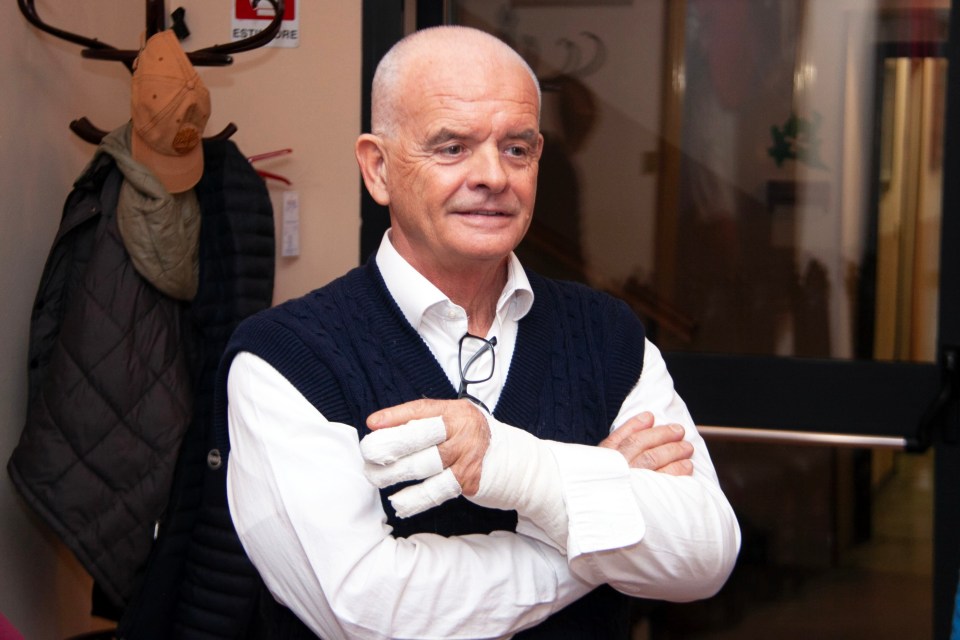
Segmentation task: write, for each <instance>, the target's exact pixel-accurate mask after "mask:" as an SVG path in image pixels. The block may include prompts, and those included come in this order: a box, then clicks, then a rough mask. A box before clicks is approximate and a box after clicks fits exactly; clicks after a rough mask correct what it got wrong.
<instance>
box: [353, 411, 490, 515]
mask: <svg viewBox="0 0 960 640" xmlns="http://www.w3.org/2000/svg"><path fill="white" fill-rule="evenodd" d="M367 425H368V426H369V427H370V429H371V430H372V433H370V434H369V435H367V436H366V437H365V438H363V440H361V442H360V453H361V454H362V455H363V458H364V461H365V465H364V473H365V474H366V476H367V478H368V479H369V480H370V482H371V483H372V484H374V485H375V486H376V487H378V488H381V489H382V488H384V487H388V486H391V485H393V484H396V483H398V482H406V481H410V480H421V479H422V480H423V482H421V483H419V484H416V485H412V486H409V487H406V488H404V489H401V490H400V491H398V492H397V493H395V494H393V495H392V496H390V502H391V504H392V505H393V508H394V509H395V510H396V512H397V515H398V516H400V517H401V518H408V517H410V516H412V515H416V514H418V513H421V512H423V511H426V510H427V509H430V508H431V507H435V506H437V505H439V504H442V503H443V502H446V501H447V500H450V499H452V498H456V497H457V496H459V495H460V494H461V493H463V494H465V495H471V494H474V493H476V491H477V489H478V487H479V486H480V474H481V468H482V464H483V456H484V454H485V453H486V451H487V445H488V444H489V442H490V429H489V427H488V426H487V421H486V419H485V417H484V415H483V413H482V412H481V411H480V410H479V409H478V408H477V407H476V406H475V405H473V404H472V403H471V402H469V401H467V400H415V401H413V402H407V403H404V404H401V405H397V406H395V407H389V408H387V409H383V410H381V411H377V412H376V413H373V414H371V415H370V417H369V418H368V419H367Z"/></svg>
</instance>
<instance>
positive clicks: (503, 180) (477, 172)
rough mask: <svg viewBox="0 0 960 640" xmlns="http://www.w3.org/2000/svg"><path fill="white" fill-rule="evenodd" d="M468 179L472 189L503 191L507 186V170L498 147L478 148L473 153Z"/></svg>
mask: <svg viewBox="0 0 960 640" xmlns="http://www.w3.org/2000/svg"><path fill="white" fill-rule="evenodd" d="M468 180H469V182H470V187H471V188H474V189H489V190H490V191H492V192H494V193H499V192H500V191H503V190H504V189H505V188H506V186H507V172H506V170H505V169H504V166H503V157H502V156H501V154H500V149H498V148H495V147H494V148H490V147H481V148H478V149H477V150H476V151H475V152H474V154H473V158H472V165H471V167H470V176H469V178H468Z"/></svg>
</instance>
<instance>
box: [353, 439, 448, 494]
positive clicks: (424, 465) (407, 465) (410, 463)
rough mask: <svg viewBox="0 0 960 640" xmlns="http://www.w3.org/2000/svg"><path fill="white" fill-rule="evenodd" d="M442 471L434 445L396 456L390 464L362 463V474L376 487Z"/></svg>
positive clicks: (437, 451)
mask: <svg viewBox="0 0 960 640" xmlns="http://www.w3.org/2000/svg"><path fill="white" fill-rule="evenodd" d="M441 471H443V461H442V460H441V459H440V450H439V449H437V447H436V446H432V447H429V448H428V449H421V450H420V451H414V452H413V453H411V454H410V455H408V456H404V457H402V458H398V459H397V461H396V462H393V463H391V464H376V463H372V462H367V463H365V464H364V465H363V474H364V475H365V476H367V480H369V481H370V483H371V484H373V486H375V487H377V488H378V489H383V488H384V487H389V486H390V485H392V484H397V483H399V482H407V481H409V480H422V479H423V478H429V477H430V476H435V475H437V474H438V473H440V472H441Z"/></svg>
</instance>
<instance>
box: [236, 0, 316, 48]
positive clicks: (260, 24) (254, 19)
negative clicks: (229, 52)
mask: <svg viewBox="0 0 960 640" xmlns="http://www.w3.org/2000/svg"><path fill="white" fill-rule="evenodd" d="M298 3H299V0H284V6H283V22H282V23H281V24H280V31H278V32H277V35H276V36H275V37H274V39H273V40H271V41H270V43H268V44H267V45H265V46H267V47H298V46H300V13H299V11H297V4H298ZM274 15H275V14H274V11H273V5H272V4H270V2H268V1H267V0H234V3H233V16H232V18H233V20H232V28H231V31H230V39H231V40H232V41H234V42H236V41H237V40H243V39H244V38H249V37H250V36H253V35H256V34H258V33H260V32H261V31H263V30H264V29H266V28H267V25H269V24H270V21H271V20H273V17H274Z"/></svg>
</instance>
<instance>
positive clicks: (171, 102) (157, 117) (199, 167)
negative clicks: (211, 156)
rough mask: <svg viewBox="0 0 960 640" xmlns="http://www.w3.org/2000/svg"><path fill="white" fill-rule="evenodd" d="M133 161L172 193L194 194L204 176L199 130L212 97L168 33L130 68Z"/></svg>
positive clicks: (149, 44) (161, 34)
mask: <svg viewBox="0 0 960 640" xmlns="http://www.w3.org/2000/svg"><path fill="white" fill-rule="evenodd" d="M131 106H132V119H133V132H132V136H131V151H132V153H133V159H134V160H136V161H137V162H139V163H140V164H143V165H145V166H147V167H148V168H149V169H150V170H151V171H153V173H154V175H156V177H157V179H158V180H160V183H161V184H162V185H163V186H164V187H166V189H167V191H169V192H170V193H181V192H183V191H188V190H190V189H192V188H193V187H194V186H195V185H196V184H197V182H199V181H200V176H202V175H203V145H202V144H201V140H202V137H203V130H204V128H205V127H206V126H207V120H209V119H210V92H209V91H208V90H207V87H206V86H205V85H204V84H203V81H202V80H201V79H200V76H199V75H198V74H197V70H196V69H194V68H193V65H192V64H190V60H189V59H188V58H187V54H186V53H184V51H183V48H182V47H181V46H180V41H179V40H177V36H176V34H175V33H174V32H173V31H172V30H166V31H161V32H159V33H157V34H156V35H153V36H151V37H150V38H149V39H148V40H147V42H146V44H145V45H144V47H143V49H141V50H140V55H138V56H137V59H136V61H135V62H134V72H133V86H132V90H131Z"/></svg>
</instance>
